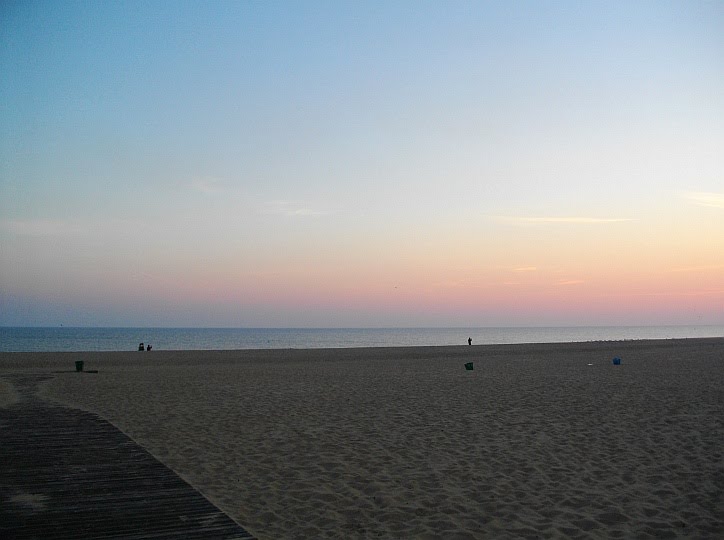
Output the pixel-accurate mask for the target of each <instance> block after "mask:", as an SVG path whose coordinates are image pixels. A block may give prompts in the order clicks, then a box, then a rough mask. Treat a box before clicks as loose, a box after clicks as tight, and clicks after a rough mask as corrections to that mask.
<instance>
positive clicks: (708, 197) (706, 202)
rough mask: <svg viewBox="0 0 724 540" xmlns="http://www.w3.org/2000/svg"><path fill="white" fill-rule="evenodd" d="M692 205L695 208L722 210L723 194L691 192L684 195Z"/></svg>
mask: <svg viewBox="0 0 724 540" xmlns="http://www.w3.org/2000/svg"><path fill="white" fill-rule="evenodd" d="M684 198H686V199H687V200H688V201H689V202H691V203H692V204H696V205H697V206H708V207H710V208H722V209H724V193H711V192H705V191H692V192H689V193H686V194H684Z"/></svg>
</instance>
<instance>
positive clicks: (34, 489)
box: [0, 375, 253, 540]
mask: <svg viewBox="0 0 724 540" xmlns="http://www.w3.org/2000/svg"><path fill="white" fill-rule="evenodd" d="M5 378H6V379H8V380H10V381H11V382H12V383H13V384H14V386H15V387H16V389H17V390H18V393H19V394H20V397H21V401H20V402H18V403H16V404H15V405H13V406H11V407H9V408H6V409H0V537H2V538H5V539H18V540H21V539H30V538H44V539H49V540H52V539H67V538H74V539H79V540H81V539H86V538H87V539H91V538H92V539H100V538H108V539H110V538H125V539H133V538H139V539H140V538H157V539H168V538H199V539H202V538H204V539H205V538H220V539H245V540H248V539H253V536H252V535H251V534H250V533H249V532H247V531H246V530H244V529H243V528H242V527H241V526H240V525H239V524H238V523H236V522H235V521H233V520H232V519H231V518H230V517H229V516H227V515H226V514H224V513H223V512H221V510H219V509H218V508H217V507H215V506H214V505H213V504H211V502H209V501H208V499H206V498H205V497H204V496H203V495H202V494H201V493H199V492H198V491H196V490H195V489H194V488H193V487H192V486H190V485H189V484H188V483H186V482H185V481H184V480H183V479H181V478H180V477H179V476H178V475H176V474H175V473H174V472H173V471H171V470H170V469H169V468H168V467H166V466H165V465H163V464H162V463H161V462H159V461H158V460H157V459H156V458H154V457H153V456H151V455H150V454H149V453H148V452H146V451H145V450H144V449H143V448H141V447H140V446H138V445H137V444H136V443H135V442H133V441H132V440H131V439H130V438H128V437H127V436H126V435H125V434H123V433H122V432H121V431H119V430H118V429H116V428H115V427H114V426H113V425H112V424H110V423H109V422H107V421H105V420H103V419H102V418H100V417H99V416H97V415H94V414H92V413H89V412H85V411H80V410H77V409H70V408H65V407H61V406H57V405H54V404H50V403H47V402H45V401H42V400H41V399H39V398H38V397H37V396H36V395H35V388H36V387H37V384H38V383H39V382H40V381H41V380H43V379H44V378H47V376H37V375H35V376H18V377H10V376H6V377H5Z"/></svg>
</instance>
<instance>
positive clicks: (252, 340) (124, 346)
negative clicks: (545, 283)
mask: <svg viewBox="0 0 724 540" xmlns="http://www.w3.org/2000/svg"><path fill="white" fill-rule="evenodd" d="M468 337H471V338H472V339H473V344H507V343H558V342H581V341H606V340H624V339H660V338H664V339H666V338H694V337H724V326H626V327H612V326H605V327H603V326H596V327H556V328H314V329H304V328H303V329H300V328H66V327H59V328H10V327H0V351H4V352H9V351H28V352H37V351H126V350H137V348H138V344H139V343H140V342H143V343H146V344H148V343H150V344H151V345H153V349H154V350H210V349H217V350H224V349H226V350H230V349H289V348H295V349H318V348H322V349H323V348H331V347H397V346H421V345H465V344H467V339H468Z"/></svg>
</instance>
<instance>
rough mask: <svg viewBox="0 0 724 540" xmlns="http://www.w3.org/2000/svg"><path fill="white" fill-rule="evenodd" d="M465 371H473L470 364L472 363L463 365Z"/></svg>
mask: <svg viewBox="0 0 724 540" xmlns="http://www.w3.org/2000/svg"><path fill="white" fill-rule="evenodd" d="M465 369H467V370H468V371H472V370H473V363H472V362H468V363H467V364H465Z"/></svg>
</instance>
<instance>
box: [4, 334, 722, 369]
mask: <svg viewBox="0 0 724 540" xmlns="http://www.w3.org/2000/svg"><path fill="white" fill-rule="evenodd" d="M697 342H701V343H702V344H706V343H711V344H717V343H721V344H724V336H711V337H683V338H678V337H674V338H642V339H603V340H586V341H554V342H550V341H538V342H535V341H532V342H523V343H478V344H475V343H474V344H472V345H466V344H462V343H461V344H454V345H381V346H361V347H357V346H350V347H308V348H303V347H285V348H274V347H272V348H263V347H259V348H243V349H160V348H154V349H153V350H151V351H138V350H134V349H128V350H107V351H106V350H103V351H94V350H78V351H0V368H2V367H3V366H2V359H3V357H5V356H15V355H25V356H34V355H41V356H45V355H49V354H53V355H78V354H81V355H106V354H111V355H119V354H123V355H125V354H131V355H134V356H135V355H138V356H139V357H141V356H142V355H149V356H150V355H152V354H178V353H188V354H199V353H203V354H207V353H208V354H230V353H238V354H243V355H247V354H248V355H253V354H259V353H261V354H264V353H285V352H296V351H299V352H318V353H324V352H325V351H338V352H343V351H374V350H380V351H395V350H426V349H427V350H440V349H464V350H480V349H498V348H530V347H543V348H545V347H569V346H570V347H578V346H586V345H615V344H621V345H630V344H644V345H656V344H667V343H668V344H679V343H681V344H684V343H697Z"/></svg>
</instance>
